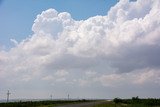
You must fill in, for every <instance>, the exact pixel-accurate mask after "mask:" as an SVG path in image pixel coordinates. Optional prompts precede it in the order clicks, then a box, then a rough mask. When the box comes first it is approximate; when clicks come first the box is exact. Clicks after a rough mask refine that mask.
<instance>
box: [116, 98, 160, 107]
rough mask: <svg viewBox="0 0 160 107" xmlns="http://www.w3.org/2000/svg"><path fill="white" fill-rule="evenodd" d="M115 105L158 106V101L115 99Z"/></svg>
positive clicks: (159, 104) (151, 99) (159, 101)
mask: <svg viewBox="0 0 160 107" xmlns="http://www.w3.org/2000/svg"><path fill="white" fill-rule="evenodd" d="M113 101H114V102H115V103H116V104H118V103H123V104H130V105H136V104H137V105H146V106H150V107H151V106H160V99H156V98H148V99H140V98H139V97H138V96H137V97H132V99H120V98H115V99H114V100H113Z"/></svg>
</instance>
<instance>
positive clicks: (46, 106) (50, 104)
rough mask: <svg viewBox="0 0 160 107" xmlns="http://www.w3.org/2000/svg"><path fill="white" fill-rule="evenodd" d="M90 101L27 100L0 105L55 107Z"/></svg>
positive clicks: (3, 106) (10, 106)
mask: <svg viewBox="0 0 160 107" xmlns="http://www.w3.org/2000/svg"><path fill="white" fill-rule="evenodd" d="M82 102H90V100H71V101H70V100H59V101H49V100H48V101H27V102H10V103H0V107H55V106H57V105H66V104H74V103H82Z"/></svg>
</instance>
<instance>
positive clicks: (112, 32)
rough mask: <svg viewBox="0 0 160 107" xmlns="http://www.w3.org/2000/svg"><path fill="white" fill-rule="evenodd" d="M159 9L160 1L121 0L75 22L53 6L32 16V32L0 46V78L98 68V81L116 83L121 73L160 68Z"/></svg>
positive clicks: (32, 76)
mask: <svg viewBox="0 0 160 107" xmlns="http://www.w3.org/2000/svg"><path fill="white" fill-rule="evenodd" d="M159 10H160V1H159V0H146V1H143V0H137V1H134V2H130V1H129V0H120V1H119V2H118V3H117V4H116V5H115V6H113V7H112V8H111V9H110V11H109V12H108V14H107V15H106V16H95V17H91V18H89V19H87V20H80V21H76V20H74V19H73V18H72V17H71V15H70V14H69V13H67V12H62V13H58V12H57V11H56V10H55V9H48V10H46V11H43V12H42V13H41V14H39V15H37V18H36V19H35V21H34V24H33V26H32V30H33V32H34V34H33V35H32V36H31V37H28V38H26V39H25V40H23V41H21V42H20V43H18V44H17V45H16V46H15V47H13V48H11V49H10V50H9V51H4V50H1V52H0V80H3V81H7V80H5V78H6V77H10V78H12V79H13V80H15V81H16V80H17V79H18V80H28V81H29V80H32V79H33V80H34V78H39V79H42V80H43V78H44V77H47V76H48V75H53V76H54V73H55V72H57V71H59V70H66V71H67V72H70V71H75V73H76V72H82V73H83V72H85V71H88V70H90V71H93V72H98V74H99V75H98V74H97V76H100V77H101V79H99V80H97V81H100V82H101V81H104V80H105V81H109V80H111V81H112V82H113V80H114V82H115V81H118V80H119V79H121V77H122V76H119V75H123V74H124V75H123V76H126V77H127V76H130V75H125V74H126V73H127V74H128V73H130V74H134V73H137V72H135V71H137V70H138V71H142V70H145V69H146V68H147V69H151V71H154V72H158V73H159V69H160V57H159V55H160V18H159V17H160V12H159ZM12 40H13V39H12ZM14 42H15V40H14ZM16 43H17V42H16ZM153 69H155V70H153ZM157 69H158V70H157ZM151 71H150V72H151ZM143 72H145V71H143ZM146 72H149V71H148V70H147V71H146ZM150 72H149V73H150ZM69 75H72V74H71V73H69ZM28 76H29V77H30V78H29V79H23V77H28ZM113 76H114V78H117V79H113V78H112V77H113ZM14 77H15V78H14ZM49 77H51V76H49ZM151 77H154V78H155V77H156V78H158V77H157V76H151ZM79 78H80V77H79ZM95 78H97V77H95ZM126 79H127V78H126ZM145 80H147V79H144V81H145ZM156 80H157V79H156ZM65 81H67V80H66V79H65ZM126 81H127V80H126ZM112 82H111V83H112ZM142 82H143V80H142V81H141V83H142ZM115 83H116V82H115ZM107 84H108V83H107Z"/></svg>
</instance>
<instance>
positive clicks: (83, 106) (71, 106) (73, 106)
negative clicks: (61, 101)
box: [57, 101, 104, 107]
mask: <svg viewBox="0 0 160 107" xmlns="http://www.w3.org/2000/svg"><path fill="white" fill-rule="evenodd" d="M103 102H104V101H103ZM103 102H102V101H101V102H86V103H79V104H69V105H63V106H57V107H92V106H94V105H96V104H100V103H103Z"/></svg>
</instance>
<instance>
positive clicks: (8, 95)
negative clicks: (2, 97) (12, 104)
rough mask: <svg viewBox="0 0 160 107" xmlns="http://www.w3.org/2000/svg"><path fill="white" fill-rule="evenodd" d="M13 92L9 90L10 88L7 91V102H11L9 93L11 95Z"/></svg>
mask: <svg viewBox="0 0 160 107" xmlns="http://www.w3.org/2000/svg"><path fill="white" fill-rule="evenodd" d="M10 94H11V93H10V92H9V90H8V92H7V102H9V95H10Z"/></svg>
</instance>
